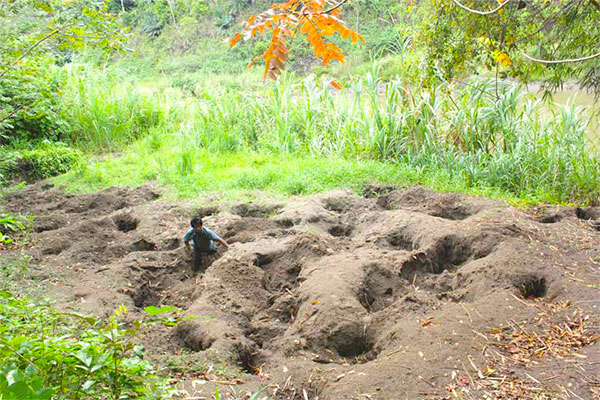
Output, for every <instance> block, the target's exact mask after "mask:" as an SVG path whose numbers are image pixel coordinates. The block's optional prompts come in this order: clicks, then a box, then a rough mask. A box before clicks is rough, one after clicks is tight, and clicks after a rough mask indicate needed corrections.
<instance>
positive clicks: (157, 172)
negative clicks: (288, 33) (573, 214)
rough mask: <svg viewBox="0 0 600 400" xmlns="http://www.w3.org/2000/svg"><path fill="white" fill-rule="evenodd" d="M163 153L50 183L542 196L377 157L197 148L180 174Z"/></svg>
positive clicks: (178, 192)
mask: <svg viewBox="0 0 600 400" xmlns="http://www.w3.org/2000/svg"><path fill="white" fill-rule="evenodd" d="M166 157H167V156H166V155H165V154H164V153H162V152H161V153H156V154H150V155H148V156H147V157H138V156H136V153H135V152H131V153H129V152H128V153H126V154H125V155H123V156H122V157H120V158H115V159H111V160H107V161H103V162H98V163H91V164H89V165H88V164H86V165H85V166H84V167H82V168H81V169H75V170H73V171H71V172H69V173H67V174H65V175H62V176H60V177H57V178H55V182H56V183H57V184H59V185H63V186H65V187H66V188H67V189H68V190H69V191H72V192H75V193H90V192H94V191H98V190H100V189H103V188H106V187H110V186H139V185H142V184H144V183H146V182H147V181H148V180H153V181H156V182H157V183H159V184H162V185H165V186H166V187H167V188H169V189H170V191H169V194H168V195H169V196H170V197H173V198H188V199H193V198H196V197H198V196H201V195H205V194H207V193H218V194H219V195H221V196H222V197H223V199H230V198H233V199H252V198H255V197H258V196H261V194H262V193H263V192H267V193H268V194H270V195H272V196H274V197H280V198H284V197H287V196H292V195H301V194H311V193H316V192H322V191H326V190H330V189H334V188H339V187H344V188H350V189H353V190H355V191H356V192H360V191H361V190H362V188H363V187H364V186H365V185H367V184H389V185H396V186H398V187H404V186H410V185H418V184H421V185H426V186H428V187H431V188H433V189H435V190H439V191H445V192H449V191H455V192H463V193H471V194H478V195H485V196H490V197H495V198H504V199H507V200H511V201H515V202H522V201H546V200H547V199H545V198H544V197H543V193H540V195H539V196H531V197H525V196H522V197H520V198H519V197H517V196H514V195H513V194H511V193H509V192H503V191H501V190H498V189H497V188H493V187H478V186H472V185H471V186H468V185H467V184H466V182H465V181H464V180H463V181H461V180H460V179H457V178H455V177H452V176H451V175H450V174H448V173H447V172H446V171H443V170H435V171H428V170H426V169H422V168H417V167H411V166H409V165H406V164H394V163H390V162H382V161H376V160H361V159H353V160H348V159H342V158H338V157H325V158H323V157H319V158H314V157H310V156H306V155H282V156H274V155H273V154H260V153H209V152H208V151H206V150H198V151H197V152H195V153H194V154H193V158H192V159H193V170H192V171H190V173H188V174H181V173H180V171H178V170H177V169H176V168H174V166H175V163H176V157H177V155H174V156H173V157H172V158H166Z"/></svg>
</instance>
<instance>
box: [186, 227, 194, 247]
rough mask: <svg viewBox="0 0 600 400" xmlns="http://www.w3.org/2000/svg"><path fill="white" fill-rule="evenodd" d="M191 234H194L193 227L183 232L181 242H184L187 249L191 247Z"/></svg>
mask: <svg viewBox="0 0 600 400" xmlns="http://www.w3.org/2000/svg"><path fill="white" fill-rule="evenodd" d="M193 234H194V228H192V229H190V230H189V231H187V232H186V233H185V235H184V236H183V244H185V247H187V249H188V250H191V249H192V248H191V247H190V240H192V235H193Z"/></svg>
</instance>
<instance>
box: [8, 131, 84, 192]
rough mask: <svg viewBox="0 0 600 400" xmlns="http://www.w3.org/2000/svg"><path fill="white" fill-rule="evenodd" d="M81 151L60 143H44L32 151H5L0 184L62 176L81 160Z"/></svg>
mask: <svg viewBox="0 0 600 400" xmlns="http://www.w3.org/2000/svg"><path fill="white" fill-rule="evenodd" d="M81 156H82V153H81V151H79V150H77V149H74V148H72V147H69V146H67V145H65V144H63V143H60V142H47V141H45V142H42V144H40V145H38V146H37V147H34V148H31V149H24V150H19V149H9V148H5V149H3V151H2V153H1V154H0V183H2V182H3V181H4V182H6V181H8V180H10V179H18V178H21V179H25V180H36V179H44V178H49V177H51V176H55V175H60V174H62V173H65V172H67V171H68V170H70V169H71V168H72V167H73V165H74V164H75V163H76V162H77V161H79V160H80V158H81Z"/></svg>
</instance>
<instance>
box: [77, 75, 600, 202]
mask: <svg viewBox="0 0 600 400" xmlns="http://www.w3.org/2000/svg"><path fill="white" fill-rule="evenodd" d="M71 79H72V80H73V85H72V88H71V89H70V94H71V97H70V98H68V100H66V103H67V104H68V105H69V111H68V112H69V113H70V114H69V115H70V118H71V120H72V124H73V126H75V127H76V129H74V131H73V135H72V140H74V141H75V142H78V143H83V144H85V146H93V147H100V148H104V149H115V148H118V147H122V146H123V145H124V144H128V143H129V144H130V147H129V151H130V153H131V154H130V157H134V158H137V159H139V162H140V163H141V164H140V165H142V164H143V165H145V167H144V168H145V172H144V173H145V174H146V175H148V176H156V175H157V174H161V175H163V176H172V177H174V176H193V175H194V174H195V173H197V172H198V169H201V168H202V165H200V164H199V162H198V161H197V159H198V157H195V154H198V152H204V151H208V152H209V154H211V153H213V154H217V153H223V152H225V153H239V152H258V153H263V154H269V155H271V156H272V157H274V158H277V157H280V156H283V155H294V154H295V155H301V156H302V157H306V156H312V157H315V158H318V157H327V158H331V157H338V158H345V159H373V160H381V161H385V162H390V163H393V164H394V165H398V166H400V165H401V166H403V168H406V167H409V168H412V169H413V170H415V171H420V172H419V173H425V174H432V175H436V174H437V175H439V176H444V177H448V179H451V180H453V181H456V182H461V184H462V185H464V186H470V187H476V188H493V189H497V190H499V191H502V192H506V193H510V194H512V195H515V196H518V197H525V198H527V197H530V198H538V199H539V198H543V199H551V200H554V201H570V200H573V201H581V200H588V199H592V198H597V196H598V193H599V191H600V161H599V159H598V156H597V155H596V154H594V153H593V152H591V151H588V149H587V148H586V130H585V123H584V117H583V112H584V110H583V109H582V108H577V107H573V106H558V105H555V106H553V107H551V108H548V107H547V106H546V105H545V104H543V103H541V102H540V101H539V100H536V99H534V98H533V97H529V96H527V95H526V94H525V93H524V92H523V91H522V90H521V88H519V87H518V86H516V85H512V84H500V85H499V86H498V87H495V84H494V83H493V82H491V81H487V80H482V79H479V80H473V81H471V82H469V83H468V84H464V85H462V86H453V85H450V84H442V85H439V86H437V87H434V88H426V87H422V86H420V85H419V84H418V83H415V82H414V81H411V82H408V81H404V80H403V79H402V77H398V78H397V79H395V80H392V81H390V82H385V83H384V82H382V81H381V80H380V79H379V78H378V71H377V69H376V68H373V69H372V70H371V71H370V72H369V73H367V74H366V75H365V76H363V77H356V78H354V79H353V80H351V81H350V82H348V84H347V85H346V88H345V89H344V90H343V91H336V90H335V89H333V88H331V87H329V85H325V84H320V83H319V82H317V80H316V79H315V78H314V77H312V76H311V77H308V78H306V79H304V80H301V81H298V80H297V79H296V80H295V79H293V78H291V77H290V76H284V77H283V78H282V79H281V80H280V81H279V82H278V83H276V84H271V85H269V86H267V87H266V88H264V89H263V90H262V91H260V92H256V91H253V92H244V91H242V90H219V88H211V87H210V86H209V84H208V83H206V84H202V83H200V84H199V87H197V88H196V90H195V93H197V96H196V97H193V98H190V97H187V98H185V97H184V96H183V95H181V94H180V93H177V92H173V91H172V90H160V91H144V90H142V89H140V87H138V86H131V85H130V84H127V85H123V86H119V85H118V82H111V83H110V84H107V83H106V81H103V80H101V79H100V78H96V79H94V77H92V76H87V77H85V79H83V78H81V77H72V78H71ZM73 88H76V89H77V90H73ZM137 138H140V140H139V141H137V142H135V143H134V144H131V143H132V140H134V139H137ZM203 160H205V159H204V158H203ZM151 170H154V171H155V172H151ZM261 182H262V183H261V184H260V185H259V186H261V187H262V186H264V185H265V184H264V181H261ZM339 184H340V185H344V182H339Z"/></svg>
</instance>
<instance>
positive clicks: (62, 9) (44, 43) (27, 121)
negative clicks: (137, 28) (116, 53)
mask: <svg viewBox="0 0 600 400" xmlns="http://www.w3.org/2000/svg"><path fill="white" fill-rule="evenodd" d="M0 22H2V27H1V28H0V34H1V35H0V36H1V37H2V41H1V42H0V55H1V59H0V141H1V140H2V139H4V140H7V139H9V135H11V137H12V138H14V136H15V135H20V136H23V137H25V138H32V137H55V136H56V135H57V134H58V133H60V131H61V129H62V127H61V124H62V121H61V119H60V117H59V116H58V114H57V113H58V110H57V94H58V91H59V89H60V79H59V77H57V75H56V74H54V73H53V71H52V66H53V65H55V64H63V63H65V62H68V61H69V58H70V57H71V55H72V53H74V52H77V51H80V50H83V49H84V48H86V47H90V46H93V47H97V48H102V49H104V50H106V51H113V50H116V49H120V48H121V47H122V44H123V41H124V39H125V37H126V30H125V29H123V28H121V27H120V26H119V25H118V24H117V22H116V20H115V17H114V16H113V15H112V14H110V13H109V12H108V10H107V8H106V4H105V3H99V4H97V3H95V2H89V1H86V0H69V1H66V0H43V1H40V0H9V1H3V2H2V3H0Z"/></svg>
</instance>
